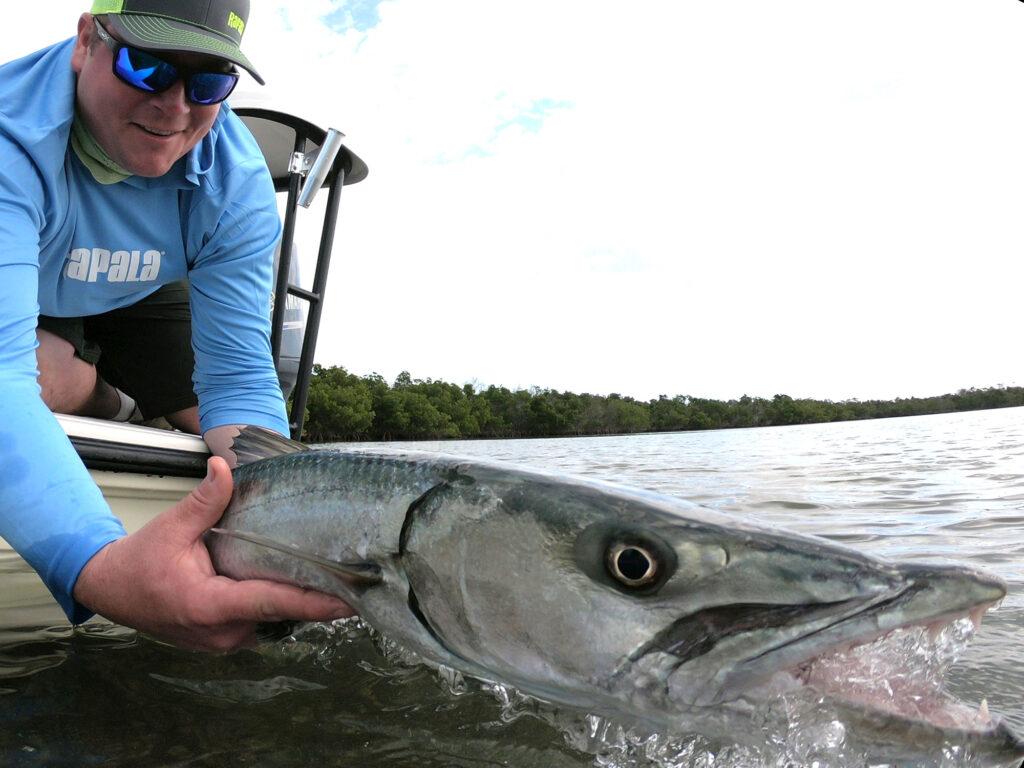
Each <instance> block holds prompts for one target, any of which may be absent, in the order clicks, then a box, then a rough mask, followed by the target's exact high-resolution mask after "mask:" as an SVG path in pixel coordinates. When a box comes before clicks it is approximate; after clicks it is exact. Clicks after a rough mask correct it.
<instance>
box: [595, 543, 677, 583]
mask: <svg viewBox="0 0 1024 768" xmlns="http://www.w3.org/2000/svg"><path fill="white" fill-rule="evenodd" d="M606 565H607V567H608V573H610V574H611V575H612V577H613V578H614V579H615V580H616V581H618V582H619V583H620V584H622V585H623V586H626V587H633V588H639V587H647V586H650V585H651V584H653V583H654V582H655V581H657V580H658V578H659V577H660V576H661V572H662V570H663V566H662V562H661V558H659V557H658V555H657V553H656V552H655V551H654V550H653V549H652V548H651V547H648V546H647V545H645V544H643V543H640V542H629V543H626V542H616V543H614V544H612V545H611V546H610V547H609V548H608V553H607V556H606Z"/></svg>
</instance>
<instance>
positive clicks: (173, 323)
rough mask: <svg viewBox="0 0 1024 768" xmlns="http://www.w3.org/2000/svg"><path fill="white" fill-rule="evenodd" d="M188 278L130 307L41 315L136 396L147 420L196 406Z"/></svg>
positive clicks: (81, 354) (117, 384) (51, 328)
mask: <svg viewBox="0 0 1024 768" xmlns="http://www.w3.org/2000/svg"><path fill="white" fill-rule="evenodd" d="M188 292H189V287H188V281H187V280H182V281H181V282H177V283H171V284H170V285H165V286H163V287H162V288H159V289H158V290H157V291H156V292H155V293H153V294H152V295H151V296H147V297H146V298H145V299H143V300H142V301H140V302H138V303H137V304H133V305H131V306H130V307H123V308H121V309H115V310H113V311H111V312H105V313H104V314H102V315H91V316H89V317H47V316H44V315H40V316H39V327H40V328H42V329H43V330H45V331H49V332H50V333H52V334H54V335H56V336H60V337H61V338H62V339H64V340H66V341H67V342H69V343H70V344H71V345H72V346H73V347H74V348H75V353H76V354H77V355H78V356H79V357H80V358H82V359H83V360H85V361H86V362H88V363H92V364H93V365H95V366H96V370H97V371H98V372H99V375H100V376H101V377H103V379H104V380H105V381H107V382H109V383H110V384H113V385H114V386H115V387H117V388H118V389H120V390H122V391H123V392H125V393H127V394H129V395H131V396H132V397H134V398H135V401H136V402H137V403H138V405H139V410H140V411H142V415H143V417H144V418H146V419H154V418H157V417H158V416H166V415H167V414H169V413H174V412H175V411H181V410H184V409H185V408H190V407H192V406H194V405H196V404H197V403H198V402H199V401H198V400H197V398H196V395H195V392H194V391H193V389H192V370H193V368H194V367H195V358H194V357H193V354H192V313H191V312H190V310H189V304H188Z"/></svg>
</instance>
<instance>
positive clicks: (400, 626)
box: [207, 451, 1024, 765]
mask: <svg viewBox="0 0 1024 768" xmlns="http://www.w3.org/2000/svg"><path fill="white" fill-rule="evenodd" d="M217 530H219V531H221V532H222V533H219V534H213V535H210V536H209V537H208V542H207V543H208V547H209V549H210V553H211V557H212V558H213V562H214V565H215V567H216V568H217V570H218V571H219V572H220V573H223V574H225V575H228V576H231V577H234V578H269V579H274V580H278V581H285V582H289V583H293V584H298V585H301V586H304V587H310V588H314V589H318V590H322V591H325V592H329V593H332V594H336V595H338V596H340V597H342V598H343V599H345V600H347V601H348V602H350V603H351V604H352V605H353V606H354V607H355V608H356V609H357V610H358V611H359V613H360V614H361V616H362V617H363V618H364V619H365V620H366V621H367V622H368V623H369V624H370V625H371V626H373V627H374V628H375V629H377V630H378V631H379V632H381V633H382V634H383V635H385V636H387V637H388V638H389V639H391V640H393V641H395V642H397V643H399V644H400V645H402V646H404V647H406V648H408V649H409V650H412V651H414V652H415V653H417V654H418V655H420V656H421V657H423V658H424V660H426V661H428V662H431V663H435V664H443V665H447V666H450V667H453V668H455V669H458V670H461V671H463V672H466V673H469V674H471V675H475V676H478V677H481V678H484V679H487V680H492V681H496V682H502V683H507V684H511V685H513V686H515V687H517V688H519V689H520V690H521V691H523V692H525V693H527V694H530V695H532V696H535V697H537V698H540V699H544V700H547V701H549V702H553V703H557V704H565V705H569V706H572V707H575V708H580V709H583V710H586V711H589V712H595V713H598V714H603V715H607V716H610V717H613V718H619V719H621V720H623V721H626V722H632V723H638V724H641V725H644V726H647V727H650V728H651V729H654V730H662V731H664V730H668V731H670V732H673V733H681V732H683V733H685V732H700V733H704V734H705V735H709V736H712V737H715V736H718V737H722V738H726V739H738V740H742V738H741V735H742V734H748V735H749V734H750V733H751V723H750V718H751V713H752V712H753V711H754V710H756V709H757V707H758V706H759V705H760V704H761V703H762V702H763V701H764V699H765V698H768V697H772V696H777V695H779V693H780V692H787V693H791V692H793V691H799V690H800V689H802V688H803V687H806V686H807V681H806V680H805V679H803V676H802V673H801V670H806V668H807V665H808V664H811V663H812V662H813V660H814V659H816V658H819V657H821V656H822V655H823V654H827V653H829V652H831V651H833V650H835V649H837V648H845V647H849V646H851V645H855V644H859V643H864V642H868V641H870V640H873V639H875V638H877V637H880V636H882V635H885V634H886V633H888V632H890V631H892V630H896V629H899V628H902V627H907V626H915V625H933V626H934V625H936V624H942V623H947V622H951V621H953V620H954V619H957V618H959V617H963V616H967V615H970V614H974V615H975V616H980V613H981V612H982V611H983V610H984V609H985V608H987V607H989V606H990V605H992V604H993V603H995V602H997V601H999V600H1000V599H1001V598H1002V597H1003V595H1004V594H1005V587H1004V586H1003V584H1002V583H1001V582H1000V581H998V580H997V579H994V578H992V577H990V576H987V575H985V574H982V573H979V572H977V571H975V570H973V569H969V568H963V567H956V566H922V565H915V564H893V563H888V562H884V561H880V560H877V559H874V558H871V557H867V556H865V555H863V554H861V553H858V552H857V551H855V550H852V549H850V548H846V547H843V546H839V545H837V544H834V543H831V542H827V541H824V540H822V539H817V538H813V537H808V536H801V535H795V534H792V533H786V532H782V531H779V530H777V529H773V528H768V527H763V526H759V525H757V524H754V523H752V522H750V521H746V520H743V519H739V518H733V517H730V516H725V515H721V514H717V513H714V512H711V511H709V510H706V509H703V508H700V507H697V506H694V505H690V504H687V503H685V502H681V501H678V500H675V499H669V498H665V497H661V496H657V495H655V494H650V493H645V492H641V491H635V490H629V489H624V488H619V487H617V486H612V485H606V484H601V483H596V482H591V481H587V480H583V479H578V478H571V477H566V476H562V475H553V474H545V473H539V472H530V471H524V470H521V469H518V468H514V467H508V466H500V465H495V464H489V463H485V462H479V461H475V460H464V459H458V458H454V457H444V456H438V455H436V454H416V453H410V452H386V451H380V452H361V451H355V452H336V451H311V452H305V453H294V454H291V455H285V456H279V457H275V458H271V459H266V460H262V461H258V462H255V463H252V464H248V465H245V466H242V467H240V468H238V469H236V470H235V494H234V498H233V500H232V502H231V504H230V506H229V507H228V509H227V511H226V512H225V514H224V517H223V519H222V520H221V522H220V523H219V524H218V526H217ZM813 695H815V696H821V697H823V698H825V699H827V700H829V701H832V700H833V699H834V701H835V706H836V708H837V711H839V712H841V713H843V718H844V721H845V722H849V723H852V726H851V727H852V728H853V730H855V731H857V732H858V733H859V734H860V735H859V738H861V739H862V740H863V741H864V742H865V743H869V744H872V749H873V750H875V751H876V752H877V754H876V755H875V756H876V757H881V758H886V759H890V760H894V759H920V757H921V755H925V756H928V755H936V754H939V753H940V752H941V750H942V749H944V748H946V747H947V746H949V745H958V746H959V747H960V748H962V749H967V750H969V751H970V752H971V753H972V754H974V755H976V756H977V757H978V759H982V760H987V761H988V762H987V763H983V764H992V765H1009V764H1011V763H1012V762H1013V761H1014V760H1016V761H1017V763H1019V761H1020V758H1021V756H1024V742H1022V741H1021V740H1020V738H1019V737H1018V736H1017V735H1016V734H1014V733H1013V732H1012V731H1011V730H1009V729H1008V728H1007V727H1006V726H1005V725H1004V724H1001V723H998V722H995V721H992V720H990V719H988V717H987V716H986V717H980V718H979V717H977V716H972V715H969V714H964V712H965V711H966V710H963V711H962V710H961V709H960V708H959V706H958V705H955V704H950V707H949V708H944V709H943V712H942V713H941V714H938V715H934V716H929V717H928V718H925V719H921V718H919V717H906V716H904V715H902V714H901V713H900V712H898V711H892V710H891V708H890V709H887V708H886V707H885V706H875V705H874V704H872V705H865V704H863V703H862V704H857V703H856V697H855V696H854V697H853V698H852V699H849V698H847V697H845V696H844V694H843V692H842V691H838V692H837V691H813ZM972 717H973V720H975V721H976V722H975V721H972ZM752 738H755V739H756V736H754V737H752Z"/></svg>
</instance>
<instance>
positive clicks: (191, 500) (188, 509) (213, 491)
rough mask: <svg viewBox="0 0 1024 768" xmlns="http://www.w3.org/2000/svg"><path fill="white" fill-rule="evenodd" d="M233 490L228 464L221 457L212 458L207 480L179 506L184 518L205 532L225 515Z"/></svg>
mask: <svg viewBox="0 0 1024 768" xmlns="http://www.w3.org/2000/svg"><path fill="white" fill-rule="evenodd" d="M232 488H233V483H232V478H231V469H230V468H229V467H228V463H227V462H226V461H224V459H222V458H221V457H220V456H211V457H210V459H209V460H208V461H207V462H206V478H205V479H204V480H203V482H201V483H200V484H199V485H197V486H196V487H195V488H194V489H193V490H192V493H190V494H189V495H188V496H186V497H185V498H184V499H182V500H181V502H180V504H179V505H178V507H179V510H180V511H181V514H182V517H184V518H185V519H186V520H188V522H189V524H190V526H194V527H195V528H196V530H197V532H202V531H205V530H206V529H207V528H209V527H210V526H211V525H213V524H214V523H216V522H217V521H218V520H219V519H220V516H221V515H222V514H223V513H224V508H225V507H226V506H227V505H228V502H229V501H230V500H231V490H232Z"/></svg>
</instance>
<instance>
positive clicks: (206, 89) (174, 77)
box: [93, 19, 238, 104]
mask: <svg viewBox="0 0 1024 768" xmlns="http://www.w3.org/2000/svg"><path fill="white" fill-rule="evenodd" d="M93 21H94V22H96V32H97V33H98V34H99V36H100V40H102V41H103V44H104V45H106V46H107V48H109V49H110V50H111V51H112V52H113V54H114V58H113V64H112V68H113V70H114V75H116V76H117V79H118V80H120V81H121V82H123V83H127V84H128V85H130V86H131V87H132V88H137V89H138V90H140V91H146V92H147V93H163V92H164V91H166V90H167V89H168V88H170V87H171V86H172V85H174V84H175V83H176V82H178V80H184V81H185V97H186V98H187V99H188V100H189V101H191V102H192V103H193V104H220V103H221V102H222V101H224V99H226V98H227V97H228V96H230V95H231V91H233V90H234V88H235V85H236V84H237V83H238V73H237V72H196V71H194V70H186V69H183V68H182V67H177V66H175V65H174V64H171V63H170V62H167V61H164V60H163V59H161V58H159V57H158V56H154V55H153V54H151V53H147V52H146V51H141V50H139V49H138V48H133V47H132V46H130V45H125V44H124V43H122V42H119V41H118V40H115V39H114V38H113V37H112V36H111V35H110V33H109V32H107V30H105V29H104V28H103V25H102V24H100V23H99V21H97V20H96V19H93Z"/></svg>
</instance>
